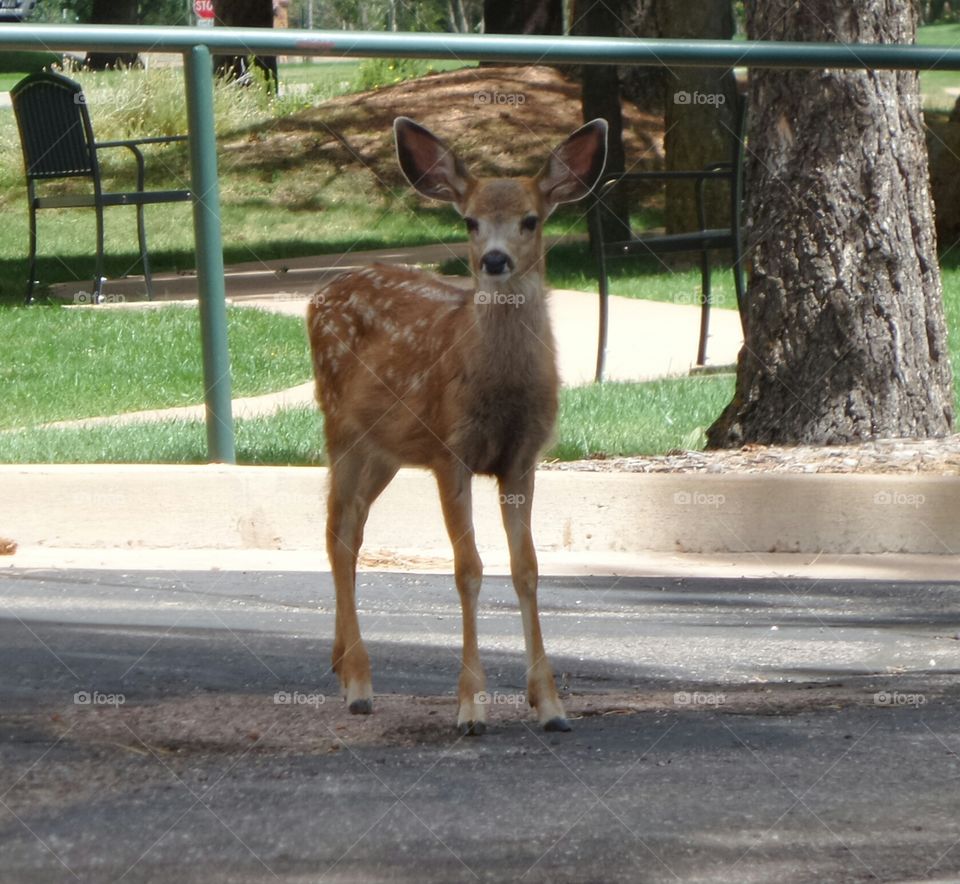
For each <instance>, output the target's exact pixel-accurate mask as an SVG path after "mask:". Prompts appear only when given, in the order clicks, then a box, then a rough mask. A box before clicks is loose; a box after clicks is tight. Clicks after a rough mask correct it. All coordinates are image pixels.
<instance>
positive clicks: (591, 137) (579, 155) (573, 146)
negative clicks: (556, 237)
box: [537, 119, 607, 213]
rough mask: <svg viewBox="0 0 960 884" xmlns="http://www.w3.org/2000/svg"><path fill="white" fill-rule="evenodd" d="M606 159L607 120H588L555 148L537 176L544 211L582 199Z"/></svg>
mask: <svg viewBox="0 0 960 884" xmlns="http://www.w3.org/2000/svg"><path fill="white" fill-rule="evenodd" d="M606 162H607V121H606V120H600V119H597V120H591V121H590V122H589V123H587V124H586V126H581V127H580V128H579V129H577V131H576V132H574V133H573V135H571V136H570V137H569V138H568V139H567V140H566V141H564V142H563V144H561V145H560V146H559V147H557V148H555V149H554V151H553V153H551V154H550V158H549V159H548V160H547V164H546V165H545V166H544V167H543V169H541V170H540V174H539V175H537V186H538V187H539V188H540V193H541V194H543V199H544V201H545V202H546V205H547V212H548V213H550V212H552V211H553V210H554V209H555V208H556V207H557V206H558V205H559V204H560V203H572V202H575V201H576V200H579V199H583V198H584V197H585V196H586V195H587V194H588V193H590V191H591V190H592V189H593V186H594V185H595V184H596V183H597V181H598V180H599V178H600V176H601V175H602V174H603V167H604V166H605V165H606Z"/></svg>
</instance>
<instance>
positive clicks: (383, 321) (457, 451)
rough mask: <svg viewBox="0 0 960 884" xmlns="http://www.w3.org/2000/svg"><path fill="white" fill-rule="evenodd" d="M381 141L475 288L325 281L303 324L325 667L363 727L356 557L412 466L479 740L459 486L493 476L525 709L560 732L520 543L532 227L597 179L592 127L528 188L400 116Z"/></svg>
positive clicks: (468, 550) (552, 372)
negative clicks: (423, 199) (425, 493)
mask: <svg viewBox="0 0 960 884" xmlns="http://www.w3.org/2000/svg"><path fill="white" fill-rule="evenodd" d="M394 136H395V139H396V148H397V157H398V159H399V162H400V167H401V169H402V170H403V173H404V175H405V176H406V177H407V179H408V180H409V182H410V184H411V185H412V186H413V187H414V188H415V189H416V190H417V191H419V192H420V193H421V194H423V195H424V196H428V197H432V198H434V199H440V200H446V201H448V202H451V203H453V204H454V206H455V207H456V209H457V211H458V212H459V213H460V215H462V216H463V218H464V220H465V222H466V227H467V231H468V233H469V239H470V246H469V252H470V267H471V271H472V274H473V278H474V282H475V290H474V291H473V292H468V291H465V290H463V289H461V288H458V287H455V286H452V285H450V284H448V283H446V282H444V281H443V280H442V279H440V278H439V277H437V276H435V275H433V274H430V273H426V272H423V271H420V270H415V269H411V268H408V267H399V266H386V265H382V264H375V265H373V266H371V267H369V268H366V269H363V270H359V271H351V272H347V273H344V274H341V275H340V276H338V277H336V278H335V279H334V280H332V281H331V282H330V283H329V284H328V285H327V286H325V287H324V288H322V289H321V290H320V291H319V292H317V294H316V295H314V297H313V299H312V300H311V303H310V306H309V308H308V310H307V330H308V333H309V336H310V345H311V349H312V353H313V366H314V374H315V376H316V385H317V400H318V401H319V403H320V406H321V408H322V410H323V413H324V417H325V434H326V440H327V453H328V457H329V462H330V490H329V500H328V515H327V552H328V554H329V557H330V565H331V569H332V571H333V580H334V585H335V587H336V633H335V637H334V645H333V668H334V670H335V671H336V673H337V675H338V677H339V679H340V685H341V688H342V690H343V692H344V693H345V695H346V700H347V703H348V704H349V709H350V711H351V712H352V713H360V714H367V713H370V712H372V710H373V690H372V687H371V682H370V660H369V657H368V656H367V652H366V649H365V648H364V645H363V640H362V639H361V637H360V627H359V623H358V620H357V611H356V595H355V589H356V565H357V553H358V551H359V548H360V544H361V542H362V539H363V528H364V524H365V523H366V519H367V513H368V512H369V509H370V505H371V504H372V503H373V501H374V500H375V499H376V498H377V496H378V495H379V494H380V492H382V491H383V489H384V488H385V487H386V486H387V484H388V483H389V482H390V480H391V479H392V478H393V477H394V475H396V472H397V470H398V468H399V467H400V466H402V465H410V466H420V467H427V468H429V469H430V470H432V471H433V473H434V475H435V477H436V480H437V486H438V489H439V492H440V501H441V505H442V509H443V517H444V521H445V523H446V528H447V532H448V534H449V536H450V542H451V544H452V545H453V554H454V574H455V581H456V585H457V590H458V592H459V594H460V603H461V607H462V611H463V661H462V669H461V672H460V679H459V686H458V699H459V708H458V713H457V726H458V728H459V731H460V733H461V734H464V735H475V734H482V733H483V732H484V730H485V729H486V724H485V722H486V706H485V702H484V701H485V695H484V691H485V677H484V672H483V669H482V667H481V664H480V656H479V650H478V647H477V622H476V621H477V598H478V596H479V592H480V582H481V577H482V567H483V566H482V563H481V561H480V556H479V555H478V553H477V548H476V544H475V542H474V534H473V516H472V512H471V510H472V504H471V480H472V477H473V474H474V473H480V474H484V475H492V476H495V477H496V478H497V480H498V482H499V488H500V501H501V511H502V516H503V524H504V528H505V529H506V534H507V541H508V545H509V551H510V572H511V577H512V580H513V585H514V587H515V589H516V592H517V597H518V599H519V606H520V612H521V616H522V620H523V632H524V639H525V644H526V652H527V666H528V668H527V700H528V702H529V703H530V705H531V706H532V707H534V708H535V709H536V711H537V717H538V719H539V721H540V723H541V724H542V725H543V727H544V728H545V729H546V730H555V731H567V730H570V725H569V724H568V722H567V719H566V713H565V712H564V708H563V705H562V703H561V701H560V698H559V697H558V696H557V689H556V685H555V684H554V676H553V670H552V669H551V667H550V663H549V661H548V660H547V656H546V652H545V651H544V648H543V639H542V637H541V634H540V623H539V618H538V615H537V579H538V571H537V556H536V552H535V550H534V546H533V540H532V538H531V534H530V514H531V508H532V504H533V482H534V470H535V466H536V462H537V456H538V454H539V453H540V451H541V449H542V448H543V446H544V445H545V443H546V442H547V441H548V439H549V437H550V435H551V433H552V431H553V424H554V419H555V417H556V411H557V388H558V384H559V380H558V376H557V368H556V356H555V352H554V343H553V334H552V332H551V329H550V321H549V317H548V314H547V305H546V300H545V292H544V256H543V244H542V241H541V229H542V226H543V222H544V221H545V220H546V219H547V217H548V216H549V215H550V213H551V212H552V211H553V210H554V209H555V208H556V206H557V205H558V204H560V203H565V202H572V201H574V200H579V199H581V198H583V197H584V196H586V195H587V194H588V193H589V192H590V190H591V189H592V188H593V186H594V184H595V183H596V182H597V180H598V179H599V177H600V174H601V173H602V171H603V167H604V163H605V160H606V140H607V124H606V121H605V120H594V121H592V122H591V123H588V124H587V125H585V126H583V127H581V128H580V129H578V130H577V131H576V132H574V133H573V135H571V136H570V137H569V138H568V139H567V140H566V141H564V142H563V144H561V145H560V146H559V147H557V148H556V149H555V150H554V151H553V152H552V153H551V154H550V157H549V159H548V160H547V163H546V165H545V166H544V168H543V169H542V170H541V171H540V173H539V174H538V175H537V176H536V177H533V178H512V179H511V178H475V177H474V176H472V175H471V174H470V172H469V171H468V170H467V168H466V166H465V165H464V164H463V162H461V160H460V159H459V158H458V157H457V156H456V154H455V153H454V152H453V151H452V150H451V148H450V147H448V146H447V145H446V144H445V143H444V142H443V141H441V140H440V139H439V138H437V137H436V136H435V135H434V134H433V133H431V132H430V131H429V130H427V129H425V128H424V127H423V126H420V125H419V124H417V123H415V122H414V121H413V120H410V119H408V118H406V117H398V118H397V119H396V120H395V122H394Z"/></svg>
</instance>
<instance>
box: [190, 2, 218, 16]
mask: <svg viewBox="0 0 960 884" xmlns="http://www.w3.org/2000/svg"><path fill="white" fill-rule="evenodd" d="M193 12H194V14H195V15H196V16H197V18H200V19H206V18H208V19H212V18H213V0H193Z"/></svg>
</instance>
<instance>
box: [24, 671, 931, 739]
mask: <svg viewBox="0 0 960 884" xmlns="http://www.w3.org/2000/svg"><path fill="white" fill-rule="evenodd" d="M279 696H280V695H273V696H263V695H243V694H215V695H210V694H205V695H198V696H193V697H187V698H176V699H172V700H163V701H160V702H157V703H151V704H144V705H134V704H124V705H119V706H111V707H91V706H72V707H69V708H67V709H64V710H62V711H60V712H57V713H54V714H53V715H49V714H47V715H44V716H40V715H33V716H22V717H19V718H23V719H24V722H23V723H25V724H27V723H29V725H30V726H31V727H33V728H40V729H42V730H48V731H52V732H53V734H54V735H55V737H57V738H62V739H64V740H67V741H70V742H75V743H84V744H88V745H89V744H95V745H102V746H104V747H108V746H112V747H120V748H122V749H125V750H127V751H129V752H133V753H135V754H143V755H159V756H168V755H173V756H185V755H192V754H198V753H201V754H210V753H221V752H222V753H237V752H259V753H270V754H299V755H303V754H308V755H322V754H327V753H332V752H339V751H343V750H345V749H347V748H352V747H359V746H391V747H395V748H403V747H411V746H417V745H425V744H447V745H449V744H451V743H454V742H456V741H457V740H458V739H459V738H458V735H457V734H456V731H455V727H454V723H455V719H456V700H455V698H454V697H453V696H433V697H413V696H404V695H382V696H377V697H376V700H375V703H374V707H375V711H374V714H373V715H366V716H363V715H350V714H349V712H348V711H347V709H346V708H345V706H344V704H343V702H342V701H341V700H340V698H339V697H327V696H324V695H322V694H308V693H295V694H292V695H291V694H288V695H286V699H285V701H283V702H281V701H280V700H279V699H278V698H279ZM885 696H887V695H882V694H877V693H876V692H875V689H873V688H871V687H869V686H865V685H863V684H857V685H846V684H823V685H799V686H797V685H736V686H724V687H716V686H712V687H710V688H709V689H707V688H698V689H693V688H691V689H687V690H680V691H673V690H671V691H667V690H661V691H643V690H637V691H626V692H612V693H611V692H605V693H598V694H573V695H567V696H566V697H565V698H564V703H565V704H566V708H567V712H568V714H569V717H570V719H571V720H572V721H573V722H574V725H575V724H576V721H577V720H582V719H586V718H595V717H609V716H623V715H638V714H645V713H658V714H663V713H666V712H673V713H677V712H679V713H689V714H701V713H704V712H708V713H719V714H728V715H792V714H797V713H804V712H825V711H830V710H837V709H843V708H846V707H850V706H870V707H883V706H887V705H889V706H890V707H891V708H892V707H893V706H894V705H896V704H897V703H900V702H901V700H902V702H907V701H908V700H909V698H910V697H911V696H914V695H908V694H898V695H896V697H897V703H893V702H890V703H887V702H885V700H884V697H885ZM890 696H893V695H890ZM916 696H918V697H920V696H921V695H916ZM904 698H905V699H904ZM932 699H933V694H932V693H931V692H930V691H927V692H926V693H925V694H923V695H922V703H923V704H926V703H927V702H930V701H931V700H932ZM917 702H918V703H919V702H921V701H920V700H918V701H917ZM27 720H28V721H27ZM488 721H489V726H490V729H491V731H493V732H495V731H496V730H497V729H504V728H511V727H520V726H524V725H526V726H528V727H534V728H536V722H535V721H534V719H533V717H532V715H531V712H530V710H529V708H528V707H527V706H526V703H525V701H524V699H523V695H522V694H497V693H494V694H491V703H490V705H489V706H488Z"/></svg>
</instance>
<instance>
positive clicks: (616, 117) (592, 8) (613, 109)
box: [574, 0, 630, 251]
mask: <svg viewBox="0 0 960 884" xmlns="http://www.w3.org/2000/svg"><path fill="white" fill-rule="evenodd" d="M625 7H626V3H624V2H623V0H607V2H605V3H596V2H593V0H586V2H579V3H577V4H576V5H575V7H574V33H575V34H576V35H577V36H581V37H587V36H589V37H617V36H620V27H621V20H622V19H621V16H622V14H623V13H624V11H625ZM580 82H581V91H580V105H581V107H582V109H583V121H584V122H585V123H588V122H590V120H594V119H596V118H597V117H602V118H603V119H605V120H606V121H607V125H608V130H607V164H606V166H605V167H604V175H616V174H619V173H621V172H623V171H624V162H625V161H624V153H623V115H622V113H621V108H620V80H619V76H618V72H617V66H616V65H606V64H602V65H601V64H585V65H582V66H581V68H580ZM627 197H628V194H627V191H626V188H625V187H619V188H617V189H616V190H615V191H614V193H613V195H612V198H610V199H608V200H607V204H606V208H605V210H604V211H603V213H602V214H601V216H600V218H599V222H598V219H597V216H596V214H595V213H594V212H593V211H590V213H589V214H588V216H587V220H588V228H589V233H590V246H591V248H592V249H594V250H595V251H596V250H597V249H598V248H599V246H600V242H599V239H598V236H599V234H600V230H598V229H597V225H598V223H599V224H600V225H601V226H602V229H603V233H604V239H605V240H606V241H607V242H617V241H618V240H625V239H629V237H630V219H629V205H628V202H627ZM590 199H591V209H592V208H593V205H592V201H593V199H594V198H593V197H590Z"/></svg>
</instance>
